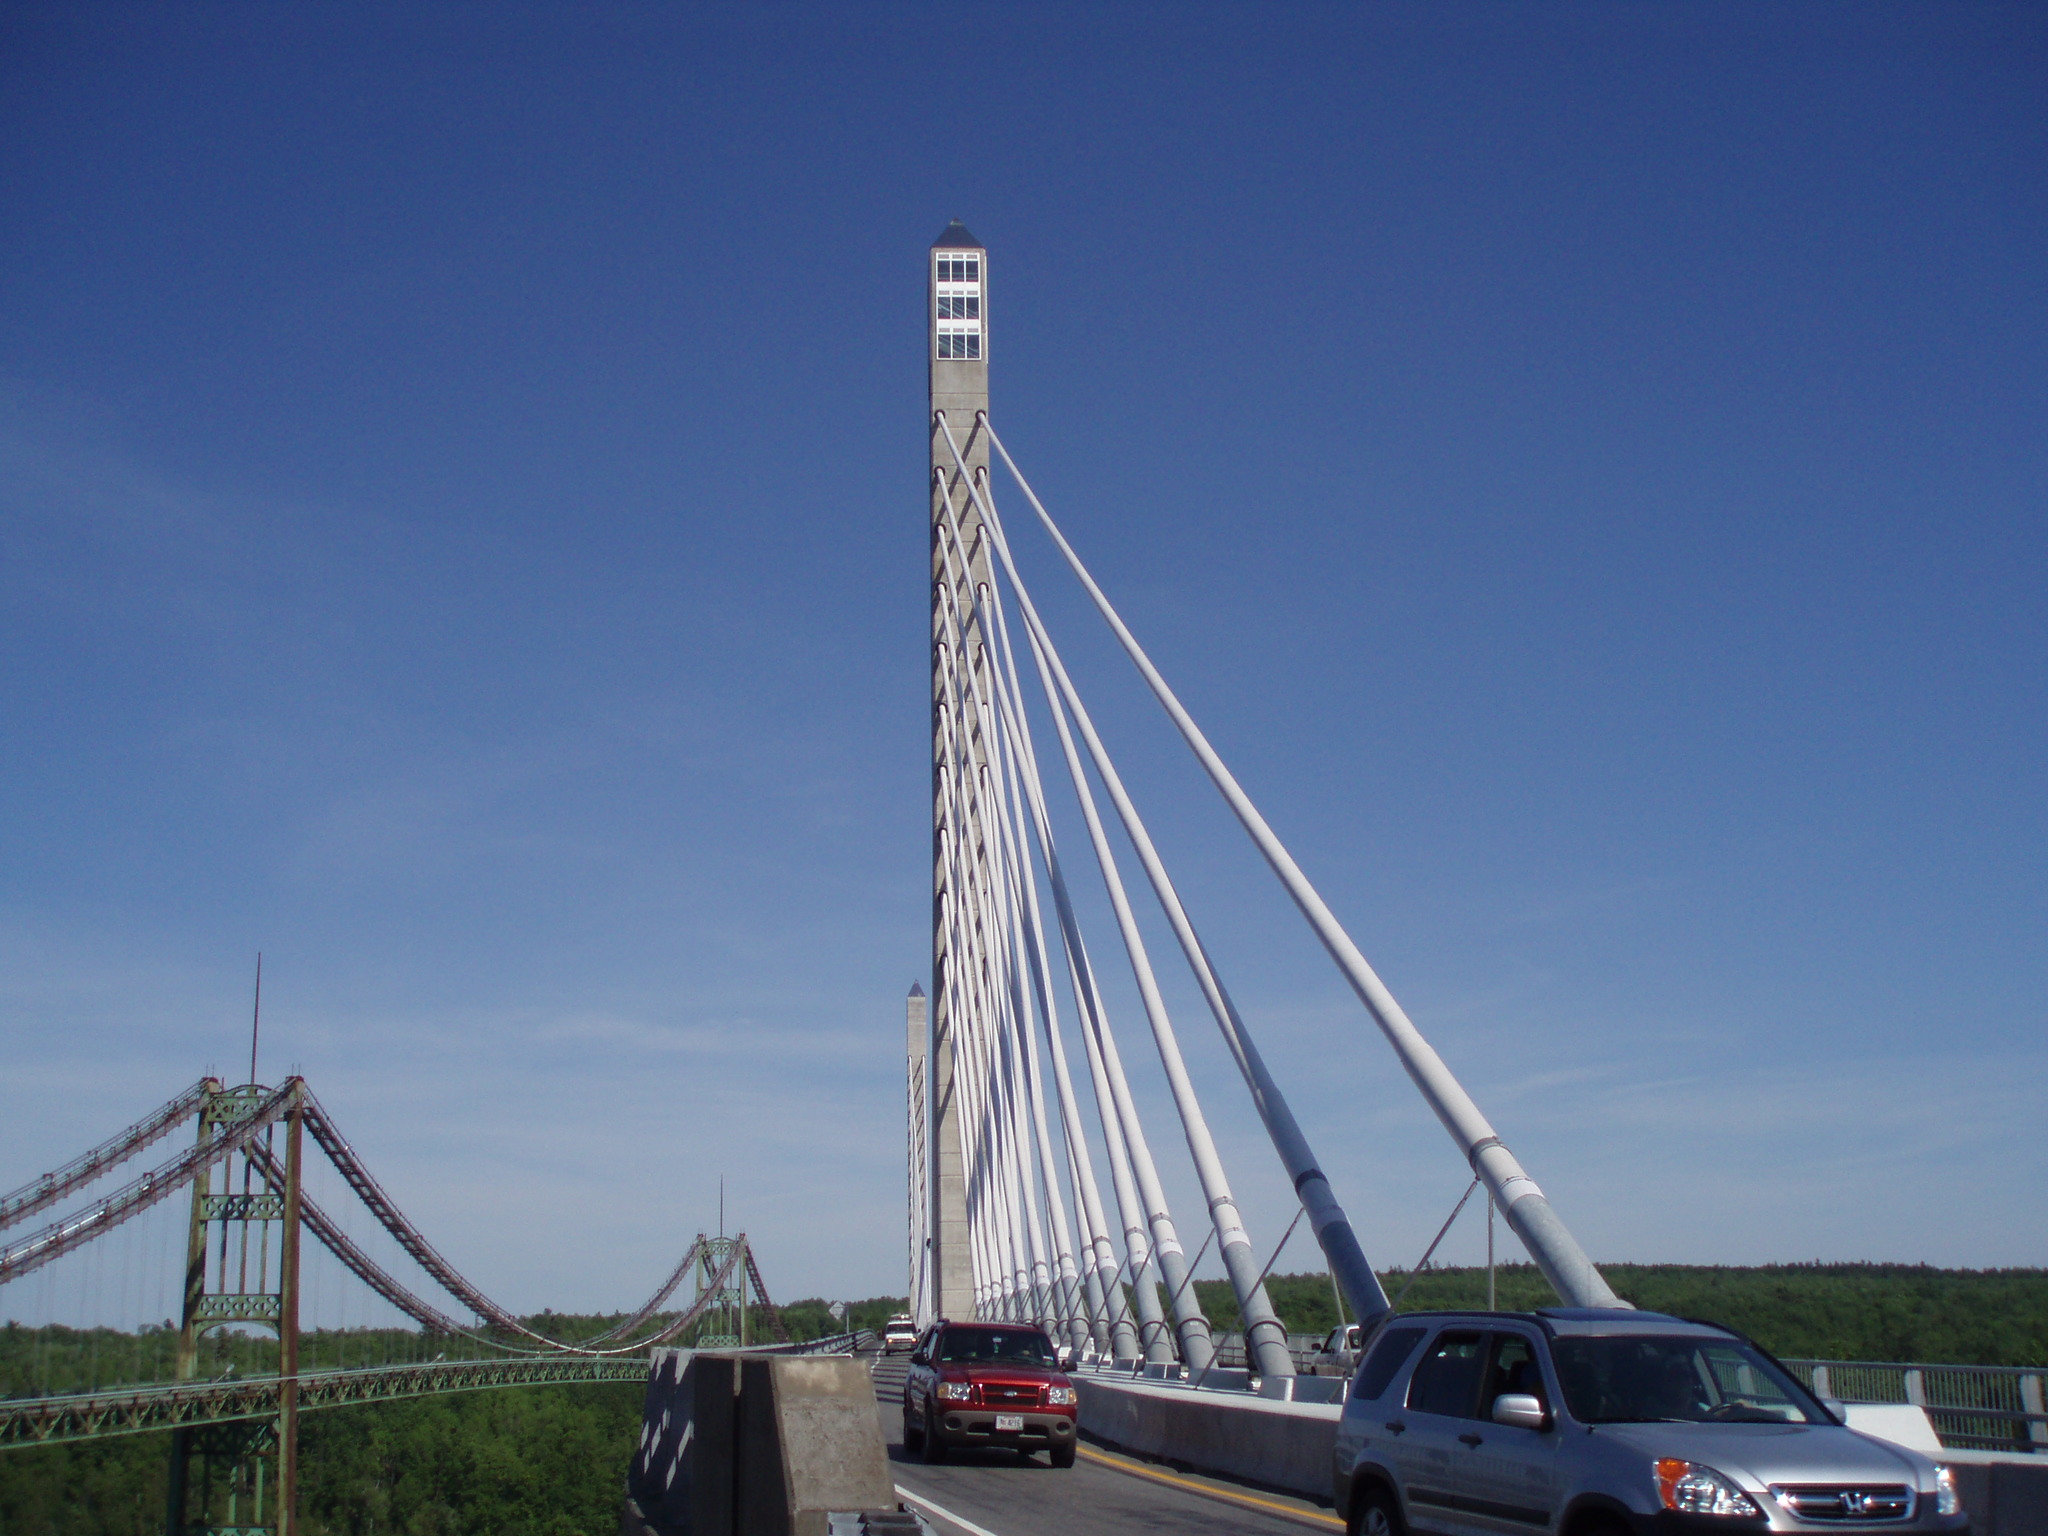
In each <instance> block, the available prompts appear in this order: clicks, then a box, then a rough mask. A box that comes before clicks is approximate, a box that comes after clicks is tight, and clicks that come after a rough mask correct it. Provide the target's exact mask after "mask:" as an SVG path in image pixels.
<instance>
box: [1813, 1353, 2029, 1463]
mask: <svg viewBox="0 0 2048 1536" xmlns="http://www.w3.org/2000/svg"><path fill="white" fill-rule="evenodd" d="M1785 1365H1786V1367H1787V1368H1788V1369H1789V1370H1790V1371H1791V1372H1792V1373H1793V1374H1794V1375H1795V1376H1797V1377H1798V1378H1799V1379H1800V1380H1801V1381H1802V1382H1804V1383H1805V1384H1806V1385H1807V1386H1809V1387H1811V1388H1812V1389H1813V1391H1814V1393H1815V1395H1816V1396H1819V1397H1831V1398H1834V1399H1835V1400H1836V1401H1838V1402H1843V1403H1910V1404H1912V1405H1913V1406H1914V1407H1916V1408H1924V1409H1926V1410H1927V1417H1928V1420H1929V1421H1930V1422H1931V1423H1932V1424H1933V1425H1934V1432H1935V1433H1936V1434H1937V1435H1939V1436H1940V1437H1941V1443H1942V1444H1943V1445H1945V1446H1948V1447H1951V1448H1952V1449H1956V1450H1984V1451H2031V1452H2034V1453H2036V1454H2048V1408H2044V1406H2043V1402H2042V1384H2043V1378H2044V1377H2048V1372H2044V1371H2043V1370H2042V1369H2041V1368H2039V1367H2038V1366H2014V1365H1916V1364H1912V1363H1908V1362H1900V1361H1877V1360H1787V1361H1786V1362H1785Z"/></svg>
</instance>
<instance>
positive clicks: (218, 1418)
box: [0, 1355, 647, 1450]
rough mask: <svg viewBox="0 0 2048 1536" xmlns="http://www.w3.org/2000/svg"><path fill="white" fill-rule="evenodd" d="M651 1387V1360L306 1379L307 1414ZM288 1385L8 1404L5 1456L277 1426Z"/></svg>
mask: <svg viewBox="0 0 2048 1536" xmlns="http://www.w3.org/2000/svg"><path fill="white" fill-rule="evenodd" d="M646 1380H647V1360H646V1358H645V1357H644V1356H642V1357H638V1358H634V1357H620V1356H617V1355H613V1356H609V1357H607V1356H552V1357H549V1358H546V1359H539V1360H439V1361H430V1362H427V1363H424V1364H417V1365H386V1366H373V1367H368V1368H364V1369H357V1370H346V1371H302V1372H300V1374H299V1376H298V1384H299V1394H298V1397H299V1411H300V1412H301V1413H306V1412H310V1411H312V1410H314V1409H318V1408H349V1407H353V1406H355V1405H357V1404H359V1403H377V1402H387V1401H389V1400H391V1399H393V1398H400V1397H424V1396H427V1395H428V1394H430V1393H437V1392H473V1391H480V1390H482V1389H484V1388H486V1387H537V1386H548V1385H557V1384H562V1385H566V1384H570V1383H581V1382H600V1381H616V1382H633V1383H635V1384H641V1383H645V1382H646ZM283 1383H284V1378H283V1377H281V1376H251V1377H244V1378H237V1379H234V1380H229V1381H202V1382H176V1383H171V1384H168V1385H162V1386H146V1387H120V1388H116V1389H114V1390H112V1391H104V1392H80V1393H76V1394H74V1395H71V1396H67V1397H35V1398H18V1399H15V1400H13V1401H11V1402H0V1450H10V1449H15V1448H18V1447H22V1446H31V1445H54V1444H56V1443H57V1442H59V1441H64V1440H97V1439H101V1438H104V1437H106V1436H108V1435H135V1434H146V1433H148V1432H150V1431H152V1430H163V1429H183V1428H187V1427H189V1426H192V1425H197V1424H222V1423H228V1422H230V1421H233V1420H237V1419H274V1418H276V1417H277V1413H278V1405H279V1402H278V1400H279V1391H280V1388H281V1387H282V1386H283Z"/></svg>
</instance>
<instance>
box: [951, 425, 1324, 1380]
mask: <svg viewBox="0 0 2048 1536" xmlns="http://www.w3.org/2000/svg"><path fill="white" fill-rule="evenodd" d="M938 421H939V428H940V430H941V431H942V432H943V433H944V434H945V437H946V441H947V443H948V445H949V446H950V447H951V448H952V451H953V453H954V455H955V458H956V462H958V463H959V465H960V467H961V471H962V473H963V474H965V473H966V464H965V460H963V459H960V458H959V457H958V455H959V447H958V444H957V443H955V441H954V438H953V433H952V429H951V428H950V427H949V426H947V424H946V421H945V418H944V417H943V415H942V416H940V417H939V419H938ZM968 490H969V492H970V493H971V494H972V495H973V496H974V499H975V507H976V510H978V511H979V512H980V513H981V521H982V527H983V529H984V531H985V532H986V533H987V534H988V536H989V538H990V539H991V541H992V543H993V547H994V549H995V552H996V554H997V556H998V558H999V559H1000V560H1001V561H1002V565H1003V570H1004V572H1005V574H1006V575H1008V577H1009V578H1010V587H1011V590H1012V591H1013V592H1014V593H1015V594H1016V597H1017V607H1018V611H1019V612H1020V613H1022V614H1023V616H1024V623H1025V628H1026V632H1027V634H1028V635H1029V637H1030V640H1031V649H1032V655H1033V657H1034V658H1035V659H1036V661H1037V663H1038V668H1039V673H1040V677H1041V680H1043V681H1044V683H1045V692H1046V701H1047V706H1048V708H1049V709H1051V710H1052V711H1053V713H1054V715H1055V717H1056V719H1057V717H1059V716H1060V713H1061V706H1062V703H1064V705H1065V708H1066V710H1068V711H1071V712H1072V714H1073V716H1074V721H1075V724H1076V725H1077V726H1079V728H1080V729H1081V731H1082V733H1083V735H1084V736H1085V737H1086V738H1087V740H1088V743H1089V751H1090V754H1091V755H1092V756H1093V757H1094V758H1095V764H1096V771H1097V772H1098V773H1099V774H1102V775H1103V776H1104V782H1105V784H1106V785H1108V786H1109V787H1110V789H1111V792H1112V795H1115V794H1116V792H1117V791H1118V790H1119V789H1120V788H1121V785H1120V784H1119V783H1118V782H1117V781H1116V780H1115V779H1114V769H1113V768H1111V767H1109V765H1108V762H1107V758H1106V756H1105V755H1104V754H1103V753H1102V752H1101V747H1100V740H1099V738H1098V737H1097V736H1096V734H1095V730H1094V725H1093V722H1092V721H1091V720H1090V719H1089V717H1088V713H1087V709H1086V707H1085V706H1084V705H1083V704H1082V702H1081V699H1080V696H1079V694H1078V693H1077V692H1076V691H1075V690H1074V687H1073V683H1072V680H1071V679H1070V678H1069V677H1068V676H1067V673H1066V668H1065V666H1064V665H1063V664H1062V663H1061V661H1060V658H1059V654H1058V652H1057V650H1056V649H1055V648H1054V647H1053V644H1052V639H1051V637H1050V636H1049V635H1048V634H1047V633H1046V631H1045V626H1044V624H1043V623H1042V622H1041V621H1040V619H1039V616H1038V610H1037V607H1036V605H1035V604H1033V602H1032V601H1031V594H1030V591H1029V589H1028V588H1026V587H1025V585H1024V584H1023V582H1022V580H1021V578H1020V576H1019V573H1018V571H1017V568H1016V565H1015V563H1014V562H1013V561H1012V560H1011V559H1010V555H1009V550H1008V548H1007V546H1006V544H1005V541H1004V539H1003V533H1002V524H1001V522H1000V521H999V520H998V519H997V517H996V515H995V509H994V508H993V507H992V506H991V505H990V504H989V503H988V501H987V499H986V498H985V497H984V496H983V495H982V492H981V488H980V486H979V485H977V484H976V483H974V481H972V480H970V481H969V482H968ZM1048 668H1049V669H1050V671H1048ZM1055 681H1056V683H1057V687H1055ZM1057 723H1058V724H1059V728H1060V740H1061V745H1062V747H1063V749H1064V750H1065V751H1066V753H1067V758H1068V766H1069V772H1070V774H1071V776H1072V777H1073V780H1074V791H1075V794H1076V796H1077V797H1079V798H1080V799H1081V801H1082V804H1083V809H1084V815H1085V818H1086V820H1087V822H1088V828H1089V837H1090V840H1091V841H1092V842H1093V843H1094V845H1095V854H1096V860H1097V862H1098V863H1099V864H1100V865H1101V867H1102V877H1103V883H1104V885H1105V886H1106V887H1107V889H1108V892H1109V897H1110V905H1111V907H1112V908H1113V909H1114V911H1115V913H1116V919H1117V927H1118V929H1119V931H1120V932H1121V934H1122V936H1123V941H1124V949H1125V952H1126V953H1127V954H1128V956H1129V958H1130V962H1131V970H1132V974H1133V975H1134V976H1135V978H1136V979H1137V983H1138V995H1139V998H1140V999H1141V1001H1142V1002H1143V1004H1144V1007H1145V1015H1146V1018H1147V1020H1148V1021H1149V1022H1150V1024H1151V1026H1152V1037H1153V1041H1154V1043H1155V1045H1156V1046H1157V1047H1158V1051H1159V1059H1160V1064H1161V1066H1163V1067H1164V1068H1165V1071H1166V1080H1167V1086H1168V1088H1169V1089H1170V1090H1171V1091H1172V1094H1173V1099H1174V1107H1175V1108H1176V1109H1177V1110H1178V1111H1179V1112H1180V1119H1181V1127H1182V1130H1183V1131H1184V1132H1185V1134H1186V1137H1187V1143H1188V1152H1189V1154H1190V1156H1191V1157H1192V1158H1193V1160H1194V1164H1195V1175H1196V1177H1197V1179H1198V1180H1199V1181H1200V1182H1201V1185H1202V1193H1203V1195H1204V1197H1205V1198H1206V1199H1207V1201H1208V1205H1209V1214H1210V1219H1211V1221H1212V1222H1213V1223H1214V1225H1215V1228H1216V1235H1217V1240H1218V1246H1219V1249H1220V1251H1221V1254H1222V1256H1223V1260H1224V1267H1225V1268H1226V1270H1228V1271H1229V1273H1230V1277H1231V1283H1232V1288H1233V1289H1234V1290H1239V1291H1240V1294H1239V1296H1238V1306H1239V1307H1240V1309H1241V1310H1242V1315H1243V1317H1244V1320H1245V1342H1246V1345H1247V1348H1248V1349H1251V1350H1253V1351H1254V1353H1255V1354H1256V1357H1257V1363H1258V1367H1259V1370H1260V1373H1261V1374H1262V1375H1269V1376H1291V1375H1293V1374H1294V1361H1293V1357H1292V1356H1291V1355H1289V1354H1288V1352H1287V1348H1286V1330H1285V1329H1284V1328H1283V1327H1282V1326H1281V1325H1280V1322H1279V1320H1278V1319H1277V1318H1275V1317H1274V1316H1273V1313H1272V1307H1271V1304H1270V1303H1269V1302H1267V1301H1266V1299H1265V1293H1264V1290H1263V1288H1262V1287H1258V1286H1251V1287H1249V1288H1248V1289H1247V1288H1243V1287H1244V1283H1245V1282H1246V1281H1248V1280H1250V1279H1251V1277H1252V1276H1253V1275H1254V1274H1255V1273H1256V1270H1257V1266H1258V1256H1257V1254H1256V1253H1255V1252H1253V1250H1252V1245H1251V1238H1250V1236H1249V1234H1248V1233H1247V1232H1246V1231H1245V1228H1244V1222H1243V1219H1242V1218H1241V1217H1240V1215H1239V1214H1238V1208H1237V1201H1236V1199H1235V1197H1234V1196H1233V1195H1232V1194H1231V1191H1230V1182H1229V1178H1228V1176H1227V1175H1226V1174H1225V1173H1224V1171H1223V1160H1222V1158H1221V1157H1220V1156H1219V1155H1218V1154H1217V1151H1216V1143H1215V1139H1214V1138H1213V1137H1212V1136H1211V1135H1210V1132H1209V1126H1208V1121H1207V1119H1206V1117H1205V1116H1204V1115H1203V1113H1202V1106H1201V1101H1200V1099H1199V1098H1198V1097H1197V1096H1196V1093H1195V1089H1194V1083H1193V1081H1192V1080H1191V1079H1190V1078H1189V1076H1188V1071H1187V1064H1186V1062H1185V1061H1184V1060H1183V1059H1182V1057H1181V1052H1180V1042H1179V1040H1178V1039H1177V1038H1176V1037H1175V1034H1174V1030H1173V1022H1172V1019H1171V1018H1170V1017H1169V1016H1168V1014H1167V1011H1166V1002H1165V999H1164V998H1163V997H1162V996H1161V994H1160V991H1159V982H1158V978H1157V976H1156V975H1155V974H1154V973H1153V969H1152V962H1151V957H1150V955H1149V954H1148V953H1147V951H1146V948H1145V942H1144V939H1143V937H1142V935H1141V934H1140V933H1139V931H1138V925H1137V918H1136V915H1135V914H1134V913H1133V912H1132V910H1131V904H1130V897H1129V894H1128V893H1127V892H1126V891H1125V889H1124V884H1123V878H1122V876H1121V874H1119V873H1118V872H1117V869H1116V861H1115V856H1114V855H1113V854H1112V853H1111V851H1110V848H1109V841H1108V837H1107V834H1106V833H1105V832H1104V830H1103V827H1102V820H1101V816H1100V813H1099V812H1097V811H1096V809H1095V802H1094V795H1093V793H1092V792H1091V791H1090V789H1089V787H1088V782H1087V776H1086V774H1085V772H1084V771H1083V770H1082V768H1081V765H1080V761H1079V759H1078V757H1077V756H1075V754H1074V750H1073V742H1072V739H1071V737H1070V735H1069V734H1068V732H1067V730H1066V725H1065V721H1064V719H1057ZM1161 1246H1162V1250H1163V1247H1164V1245H1163V1244H1162V1245H1161ZM1234 1250H1241V1252H1234ZM1161 1259H1162V1261H1166V1260H1168V1255H1166V1254H1165V1253H1164V1252H1163V1251H1162V1253H1161ZM1171 1259H1172V1261H1174V1262H1170V1263H1169V1262H1162V1266H1161V1267H1162V1269H1165V1270H1167V1271H1168V1277H1167V1285H1168V1290H1169V1295H1171V1296H1174V1297H1178V1298H1180V1300H1179V1301H1178V1302H1177V1305H1176V1313H1177V1315H1178V1317H1179V1321H1180V1324H1181V1328H1180V1331H1181V1335H1182V1340H1181V1344H1182V1350H1183V1354H1184V1355H1188V1354H1190V1353H1191V1352H1192V1353H1195V1354H1201V1355H1202V1356H1203V1358H1200V1359H1194V1358H1189V1360H1188V1363H1189V1364H1190V1365H1191V1366H1193V1367H1194V1368H1196V1369H1207V1367H1208V1366H1209V1364H1210V1358H1211V1357H1213V1353H1214V1348H1213V1345H1211V1344H1210V1342H1209V1338H1208V1326H1207V1321H1206V1319H1204V1320H1203V1322H1202V1324H1201V1327H1200V1329H1199V1338H1198V1341H1197V1342H1194V1343H1192V1345H1191V1342H1190V1335H1192V1334H1195V1333H1196V1332H1197V1330H1196V1329H1195V1328H1193V1327H1192V1326H1191V1317H1193V1318H1199V1317H1201V1311H1200V1307H1199V1305H1198V1304H1197V1303H1196V1301H1195V1299H1194V1296H1193V1292H1192V1288H1191V1287H1189V1286H1187V1285H1186V1284H1185V1283H1184V1282H1185V1280H1186V1278H1187V1275H1186V1264H1185V1260H1184V1258H1183V1257H1182V1256H1181V1255H1180V1254H1179V1253H1178V1252H1176V1253H1175V1254H1173V1255H1172V1256H1171ZM1175 1270H1178V1271H1179V1272H1178V1273H1175V1272H1174V1271H1175ZM1240 1271H1242V1274H1240ZM1262 1327H1263V1329H1264V1331H1263V1332H1262V1331H1261V1329H1262Z"/></svg>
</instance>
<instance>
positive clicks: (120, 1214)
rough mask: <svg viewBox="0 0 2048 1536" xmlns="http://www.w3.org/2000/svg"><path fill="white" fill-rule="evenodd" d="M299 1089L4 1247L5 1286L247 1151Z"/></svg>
mask: <svg viewBox="0 0 2048 1536" xmlns="http://www.w3.org/2000/svg"><path fill="white" fill-rule="evenodd" d="M298 1091H299V1089H298V1086H297V1085H296V1084H292V1083H287V1084H286V1085H285V1086H284V1087H282V1088H279V1089H278V1090H277V1091H276V1092H274V1093H272V1094H271V1095H270V1097H269V1098H267V1099H265V1100H263V1101H262V1103H260V1104H258V1105H257V1106H256V1108H255V1109H254V1110H253V1111H252V1112H251V1113H250V1114H249V1115H248V1116H247V1117H246V1118H244V1119H241V1120H237V1121H234V1122H232V1123H230V1124H228V1125H226V1126H224V1127H222V1128H221V1129H220V1131H219V1132H218V1134H216V1135H215V1136H214V1137H212V1138H211V1139H210V1140H207V1141H203V1142H200V1143H198V1144H196V1145H194V1146H191V1147H188V1148H186V1150H184V1151H183V1152H180V1153H179V1154H178V1155H177V1156H176V1157H174V1158H172V1159H171V1160H170V1161H169V1162H167V1163H164V1164H163V1165H161V1166H160V1167H157V1168H153V1169H151V1170H150V1171H149V1172H148V1173H145V1174H143V1175H142V1176H141V1177H140V1178H137V1179H132V1180H130V1181H129V1182H128V1183H126V1184H124V1185H122V1186H121V1187H120V1188H119V1189H117V1190H115V1191H113V1192H112V1193H111V1194H108V1195H105V1196H103V1197H102V1198H100V1199H99V1200H96V1201H95V1202H93V1204H91V1205H90V1206H88V1207H86V1209H85V1210H83V1211H81V1212H79V1213H78V1214H77V1215H75V1216H69V1217H66V1218H65V1219H63V1220H61V1221H56V1222H52V1223H51V1224H50V1225H49V1226H47V1227H44V1228H43V1229H42V1230H41V1231H40V1232H37V1233H35V1234H34V1235H33V1236H30V1237H26V1238H23V1239H22V1240H21V1241H19V1242H16V1243H10V1244H9V1245H8V1246H7V1247H5V1248H0V1285H5V1284H7V1282H8V1281H10V1280H16V1279H19V1278H20V1277H21V1276H23V1275H25V1274H28V1273H29V1272H30V1271H31V1270H35V1269H40V1268H41V1267H42V1266H43V1265H45V1264H47V1263H49V1262H50V1261H51V1260H52V1259H56V1258H60V1257H62V1256H63V1255H64V1254H67V1253H69V1252H71V1251H72V1250H73V1249H74V1248H78V1247H81V1246H82V1245H84V1244H86V1243H89V1242H91V1241H92V1240H93V1239H94V1238H97V1237H101V1236H104V1235H105V1234H106V1233H108V1232H111V1231H112V1230H113V1229H114V1228H115V1227H118V1226H119V1225H120V1224H121V1223H122V1222H124V1221H127V1220H128V1219H129V1218H130V1217H131V1216H136V1215H139V1214H140V1213H142V1212H143V1211H146V1210H148V1209H149V1208H150V1207H151V1206H153V1205H155V1204H156V1203H157V1202H158V1201H159V1200H163V1199H166V1198H168V1197H169V1196H171V1195H173V1194H176V1193H177V1192H178V1191H179V1190H180V1189H183V1188H184V1187H185V1186H186V1185H187V1184H190V1183H191V1182H192V1180H193V1179H194V1178H195V1177H197V1176H198V1173H199V1170H200V1169H202V1168H204V1167H207V1166H208V1165H209V1164H211V1163H214V1162H217V1161H219V1160H220V1159H222V1158H224V1157H226V1156H228V1155H230V1154H231V1153H235V1152H239V1151H241V1150H242V1149H243V1148H244V1147H245V1146H247V1145H249V1144H250V1143H251V1142H252V1141H253V1140H254V1139H255V1137H256V1136H257V1134H258V1133H259V1132H261V1131H262V1130H264V1129H265V1128H266V1127H267V1126H269V1125H271V1124H272V1123H273V1122H275V1121H277V1120H278V1119H280V1118H282V1117H283V1116H284V1115H285V1114H286V1113H287V1112H289V1110H290V1109H291V1107H292V1103H293V1101H294V1099H295V1097H296V1095H297V1093H298Z"/></svg>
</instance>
